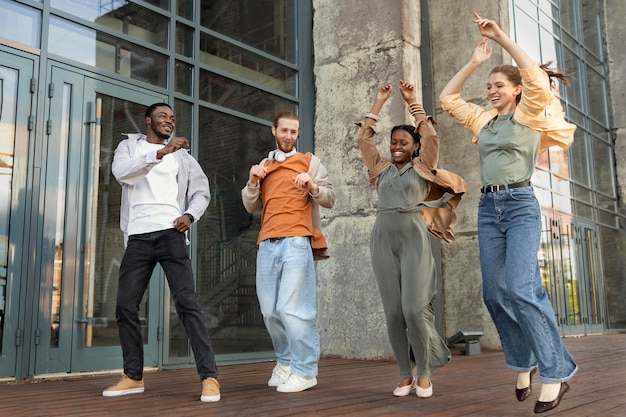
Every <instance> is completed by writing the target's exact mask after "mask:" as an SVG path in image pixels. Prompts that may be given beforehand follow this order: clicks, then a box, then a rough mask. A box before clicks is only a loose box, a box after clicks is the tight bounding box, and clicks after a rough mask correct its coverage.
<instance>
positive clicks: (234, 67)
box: [199, 33, 297, 95]
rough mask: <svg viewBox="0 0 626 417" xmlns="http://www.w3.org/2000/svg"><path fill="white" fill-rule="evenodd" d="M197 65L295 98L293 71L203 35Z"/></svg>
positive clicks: (294, 71)
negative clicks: (208, 67) (209, 67)
mask: <svg viewBox="0 0 626 417" xmlns="http://www.w3.org/2000/svg"><path fill="white" fill-rule="evenodd" d="M199 58H200V62H201V63H203V64H207V65H210V66H212V67H214V68H218V69H220V70H222V71H225V72H227V73H228V74H230V75H231V76H237V77H241V78H245V79H247V80H250V81H252V82H254V83H257V84H261V85H263V86H265V87H267V88H271V89H274V90H278V91H282V92H285V93H287V94H292V95H295V94H296V91H295V90H296V74H297V72H296V70H294V69H291V68H289V67H286V66H284V65H280V64H278V63H276V62H274V61H271V60H269V59H266V58H263V57H261V56H259V55H258V54H254V53H252V52H250V51H247V50H245V49H243V48H240V47H237V46H235V45H232V44H230V43H227V42H224V41H222V40H220V39H218V38H216V37H214V36H210V35H208V34H206V33H202V34H201V35H200V55H199Z"/></svg>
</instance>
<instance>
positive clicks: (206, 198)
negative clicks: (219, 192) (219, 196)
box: [179, 151, 211, 221]
mask: <svg viewBox="0 0 626 417" xmlns="http://www.w3.org/2000/svg"><path fill="white" fill-rule="evenodd" d="M179 152H181V151H179ZM187 160H188V163H189V179H188V181H189V182H188V184H187V208H186V209H185V211H184V213H189V214H191V215H192V216H193V218H194V221H198V220H199V219H200V217H202V215H203V214H204V212H205V211H206V209H207V207H209V203H210V202H211V188H210V186H209V179H208V178H207V176H206V174H205V173H204V171H203V170H202V167H201V166H200V164H199V163H198V161H196V159H195V158H194V157H193V156H191V155H189V154H188V157H187Z"/></svg>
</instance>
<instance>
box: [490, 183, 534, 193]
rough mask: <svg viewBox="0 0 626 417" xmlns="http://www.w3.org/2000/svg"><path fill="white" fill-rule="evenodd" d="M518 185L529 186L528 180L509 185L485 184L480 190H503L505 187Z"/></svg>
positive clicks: (494, 191) (518, 186)
mask: <svg viewBox="0 0 626 417" xmlns="http://www.w3.org/2000/svg"><path fill="white" fill-rule="evenodd" d="M520 187H530V180H528V181H522V182H516V183H515V184H509V185H487V186H485V187H481V189H480V192H481V193H483V194H484V193H496V192H498V191H504V190H506V189H507V188H520Z"/></svg>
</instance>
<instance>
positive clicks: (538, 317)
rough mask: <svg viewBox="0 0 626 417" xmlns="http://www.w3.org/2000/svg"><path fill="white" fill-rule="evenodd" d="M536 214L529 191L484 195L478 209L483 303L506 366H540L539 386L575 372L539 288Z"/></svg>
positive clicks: (522, 368) (520, 368) (521, 368)
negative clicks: (502, 351) (500, 344)
mask: <svg viewBox="0 0 626 417" xmlns="http://www.w3.org/2000/svg"><path fill="white" fill-rule="evenodd" d="M540 240H541V211H540V209H539V203H538V201H537V199H536V198H535V193H534V191H533V188H532V187H520V188H511V189H509V190H502V191H498V192H495V193H485V194H482V195H481V197H480V203H479V206H478V243H479V247H480V267H481V269H482V275H483V299H484V301H485V305H486V306H487V309H488V310H489V313H490V314H491V318H492V319H493V322H494V324H495V325H496V328H497V330H498V334H499V335H500V341H501V343H502V348H503V350H504V356H505V359H506V365H507V367H508V368H510V369H513V370H515V371H518V372H525V371H529V370H531V369H532V368H534V367H535V366H537V365H539V374H540V375H541V382H542V383H557V382H564V381H568V380H569V379H570V378H571V377H572V376H573V375H574V374H575V373H576V371H577V370H578V366H577V365H576V363H575V362H574V358H573V357H572V355H571V354H570V353H569V351H568V350H567V348H566V347H565V346H564V345H563V342H562V340H561V337H560V335H559V328H558V325H557V322H556V317H555V315H554V310H553V309H552V305H551V304H550V300H549V299H548V294H547V293H546V291H545V290H544V288H543V286H542V284H541V275H540V273H539V262H538V259H537V253H538V251H539V243H540Z"/></svg>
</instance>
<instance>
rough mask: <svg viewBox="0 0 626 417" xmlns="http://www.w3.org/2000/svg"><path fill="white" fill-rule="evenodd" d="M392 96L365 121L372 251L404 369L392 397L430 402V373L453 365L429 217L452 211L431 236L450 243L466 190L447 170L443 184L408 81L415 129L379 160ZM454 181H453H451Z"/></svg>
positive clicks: (396, 138)
mask: <svg viewBox="0 0 626 417" xmlns="http://www.w3.org/2000/svg"><path fill="white" fill-rule="evenodd" d="M391 91H392V86H391V85H385V86H383V87H381V88H380V89H379V91H378V94H377V96H376V101H375V102H374V105H373V106H372V109H371V111H370V112H369V113H367V114H366V115H365V120H364V121H363V122H362V123H360V126H361V130H360V132H359V146H360V149H361V153H362V155H363V159H364V162H365V165H366V166H367V168H368V171H369V177H370V181H371V182H372V183H374V184H375V185H376V186H377V190H378V212H377V215H376V222H375V224H374V228H373V230H372V235H371V240H370V252H371V258H372V266H373V269H374V275H375V276H376V281H377V283H378V288H379V291H380V295H381V299H382V302H383V308H384V311H385V318H386V322H387V331H388V335H389V341H390V343H391V346H392V349H393V351H394V354H395V356H396V360H397V362H398V367H399V369H400V378H401V380H400V382H399V383H398V385H397V386H396V388H395V389H394V391H393V394H394V395H395V396H406V395H408V394H410V392H411V391H412V390H414V389H415V390H416V395H417V396H418V397H422V398H427V397H430V396H432V393H433V386H432V383H431V381H430V375H431V373H432V371H434V370H435V369H437V368H439V367H442V366H444V365H445V364H447V363H448V361H449V360H450V351H449V350H448V348H447V346H446V344H445V342H444V341H443V340H442V338H441V336H440V335H439V334H438V333H437V330H436V328H435V317H434V311H433V302H434V298H435V292H436V287H437V285H436V275H435V264H434V260H433V256H432V250H431V246H430V239H429V236H428V232H429V227H428V226H427V221H429V220H428V219H427V217H428V216H426V212H427V211H429V210H430V211H432V210H440V211H441V210H443V211H445V212H447V213H446V215H444V216H440V217H443V218H446V219H447V220H448V222H447V224H444V225H441V224H434V223H436V221H434V220H433V221H432V222H431V221H429V224H431V226H432V227H433V228H434V229H437V226H439V228H440V229H441V228H443V230H447V234H446V232H442V233H439V234H437V233H433V234H435V235H438V236H439V237H443V238H446V236H447V237H448V239H446V240H452V239H453V237H452V238H450V237H451V236H452V234H451V232H450V229H451V227H452V226H453V225H454V221H455V219H456V215H455V213H454V210H455V209H456V206H457V205H458V202H459V200H460V196H461V195H462V193H463V192H464V191H465V187H466V185H465V182H464V181H463V180H462V179H461V178H460V177H458V176H455V175H454V174H452V173H449V172H447V171H445V173H446V174H447V175H446V176H445V177H446V178H445V179H444V180H441V178H437V174H438V172H437V169H436V168H437V159H438V146H439V145H438V138H437V135H436V133H435V131H434V128H433V127H432V119H431V118H429V117H427V116H426V115H425V113H424V110H423V109H422V106H421V105H419V104H418V103H417V100H416V98H415V91H414V87H413V85H411V84H408V83H405V82H403V81H400V91H401V93H402V96H403V98H404V101H405V102H406V103H407V105H408V106H409V111H410V112H411V114H412V115H413V116H414V118H415V124H416V126H409V125H400V126H396V127H394V128H393V129H392V132H391V141H390V153H391V160H389V159H386V158H383V157H381V156H380V154H379V153H378V151H377V148H376V144H375V141H374V135H375V133H376V121H377V120H378V113H379V112H380V110H381V109H382V107H383V104H384V103H385V102H386V101H387V100H388V99H389V97H390V95H391ZM441 171H442V172H444V171H443V170H441ZM424 177H426V178H424ZM450 178H452V181H451V182H450V181H447V180H449V179H450ZM429 197H430V198H429ZM441 226H443V227H441ZM431 232H432V231H431Z"/></svg>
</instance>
